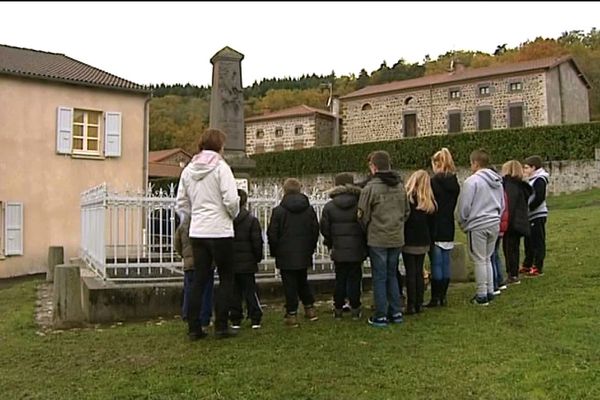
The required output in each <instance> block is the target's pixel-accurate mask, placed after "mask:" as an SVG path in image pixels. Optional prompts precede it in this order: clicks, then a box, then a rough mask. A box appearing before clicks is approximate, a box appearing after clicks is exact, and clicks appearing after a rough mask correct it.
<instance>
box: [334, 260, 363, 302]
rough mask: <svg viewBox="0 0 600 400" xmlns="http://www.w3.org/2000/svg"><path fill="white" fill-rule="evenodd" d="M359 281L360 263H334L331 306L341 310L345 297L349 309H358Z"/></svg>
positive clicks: (360, 276)
mask: <svg viewBox="0 0 600 400" xmlns="http://www.w3.org/2000/svg"><path fill="white" fill-rule="evenodd" d="M361 281H362V263H361V262H336V263H335V290H334V292H333V306H334V307H335V308H337V309H341V308H342V307H343V306H344V303H345V299H346V297H348V299H349V300H350V307H352V308H354V309H357V308H360V294H361V290H360V284H361Z"/></svg>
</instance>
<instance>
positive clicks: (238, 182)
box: [235, 178, 248, 193]
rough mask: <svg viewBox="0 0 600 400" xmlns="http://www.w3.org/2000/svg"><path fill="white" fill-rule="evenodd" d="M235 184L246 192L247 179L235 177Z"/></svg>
mask: <svg viewBox="0 0 600 400" xmlns="http://www.w3.org/2000/svg"><path fill="white" fill-rule="evenodd" d="M235 185H236V186H237V188H238V189H242V190H243V191H244V192H246V193H248V179H245V178H244V179H237V178H236V180H235Z"/></svg>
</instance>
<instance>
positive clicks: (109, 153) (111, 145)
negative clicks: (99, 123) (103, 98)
mask: <svg viewBox="0 0 600 400" xmlns="http://www.w3.org/2000/svg"><path fill="white" fill-rule="evenodd" d="M104 156H105V157H121V113H120V112H114V111H107V112H106V114H105V115H104Z"/></svg>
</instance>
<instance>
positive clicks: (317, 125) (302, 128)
mask: <svg viewBox="0 0 600 400" xmlns="http://www.w3.org/2000/svg"><path fill="white" fill-rule="evenodd" d="M284 112H285V110H284ZM305 114H307V115H290V116H275V117H274V118H269V117H268V115H267V116H265V117H264V118H259V119H258V120H256V119H257V118H256V117H255V118H249V119H247V120H246V154H249V155H250V154H258V153H265V152H271V151H284V150H297V149H305V148H309V147H314V146H330V145H331V144H332V138H333V128H334V124H335V118H334V117H333V116H329V115H327V114H322V113H320V112H314V111H313V112H308V113H305Z"/></svg>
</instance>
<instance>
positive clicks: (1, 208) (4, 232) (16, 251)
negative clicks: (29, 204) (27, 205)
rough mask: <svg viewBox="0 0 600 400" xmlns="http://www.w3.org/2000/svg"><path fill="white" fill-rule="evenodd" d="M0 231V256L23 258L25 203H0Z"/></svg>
mask: <svg viewBox="0 0 600 400" xmlns="http://www.w3.org/2000/svg"><path fill="white" fill-rule="evenodd" d="M0 231H1V233H0V239H1V240H2V243H1V244H0V256H22V255H23V203H16V202H6V203H3V202H0ZM2 249H3V250H2Z"/></svg>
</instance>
